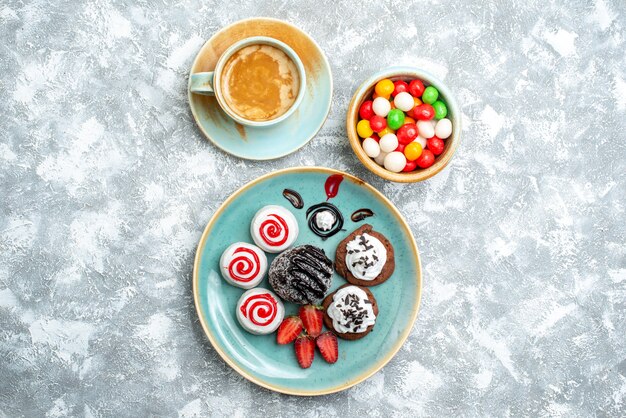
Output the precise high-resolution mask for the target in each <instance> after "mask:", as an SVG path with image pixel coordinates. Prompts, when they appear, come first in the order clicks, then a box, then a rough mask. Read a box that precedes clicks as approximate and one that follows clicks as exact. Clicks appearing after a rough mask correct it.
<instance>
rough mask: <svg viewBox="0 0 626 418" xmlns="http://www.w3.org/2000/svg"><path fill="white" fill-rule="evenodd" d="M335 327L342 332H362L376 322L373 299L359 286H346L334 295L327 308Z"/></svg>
mask: <svg viewBox="0 0 626 418" xmlns="http://www.w3.org/2000/svg"><path fill="white" fill-rule="evenodd" d="M326 312H327V313H328V316H329V317H330V318H331V319H332V320H333V328H335V330H336V331H338V332H341V333H360V332H364V331H365V330H367V328H368V327H369V326H370V325H374V323H375V322H376V314H374V308H373V305H372V301H370V300H369V299H368V297H367V293H365V291H364V290H362V289H360V288H358V287H357V286H346V287H344V288H341V289H339V290H338V291H337V292H335V294H334V295H333V301H332V302H331V304H330V305H329V306H328V309H327V310H326Z"/></svg>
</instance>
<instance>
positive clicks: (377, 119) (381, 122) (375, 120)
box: [370, 115, 387, 132]
mask: <svg viewBox="0 0 626 418" xmlns="http://www.w3.org/2000/svg"><path fill="white" fill-rule="evenodd" d="M386 127H387V119H385V118H383V117H382V116H378V115H374V116H372V117H371V118H370V128H372V131H374V132H380V131H382V130H383V129H385V128H386Z"/></svg>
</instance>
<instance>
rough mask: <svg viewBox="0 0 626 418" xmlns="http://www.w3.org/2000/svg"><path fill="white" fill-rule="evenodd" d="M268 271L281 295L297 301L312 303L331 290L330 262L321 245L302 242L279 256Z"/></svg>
mask: <svg viewBox="0 0 626 418" xmlns="http://www.w3.org/2000/svg"><path fill="white" fill-rule="evenodd" d="M268 274H269V279H270V285H272V288H273V289H274V291H275V292H276V293H277V294H278V296H280V297H281V298H283V299H285V300H286V301H289V302H293V303H299V304H307V303H315V302H317V301H319V300H321V299H322V298H323V297H324V296H325V295H326V292H328V289H330V285H331V284H332V275H333V262H332V261H331V260H330V259H329V258H328V257H326V254H325V253H324V250H322V249H321V248H317V247H314V246H313V245H301V246H299V247H294V248H292V249H289V250H287V251H285V252H283V253H282V254H280V255H278V257H276V258H275V259H274V261H272V264H271V265H270V271H269V273H268Z"/></svg>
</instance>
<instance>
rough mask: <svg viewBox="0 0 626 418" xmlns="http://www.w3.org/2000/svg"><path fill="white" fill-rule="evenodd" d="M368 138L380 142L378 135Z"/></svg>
mask: <svg viewBox="0 0 626 418" xmlns="http://www.w3.org/2000/svg"><path fill="white" fill-rule="evenodd" d="M370 138H372V139H373V140H375V141H376V142H379V141H380V137H379V136H378V134H376V133H374V134H372V136H370Z"/></svg>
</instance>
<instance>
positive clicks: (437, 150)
mask: <svg viewBox="0 0 626 418" xmlns="http://www.w3.org/2000/svg"><path fill="white" fill-rule="evenodd" d="M412 143H413V142H412ZM426 145H427V146H428V149H429V150H431V151H432V152H433V154H435V155H439V154H441V153H442V152H443V147H444V144H443V140H442V139H440V138H437V137H436V136H433V137H432V138H430V139H429V140H428V141H426Z"/></svg>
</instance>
